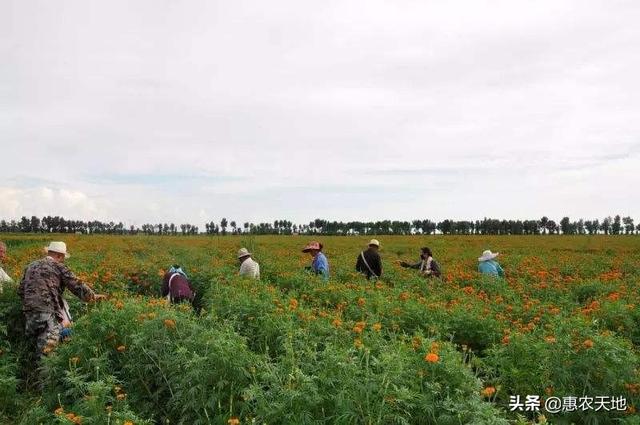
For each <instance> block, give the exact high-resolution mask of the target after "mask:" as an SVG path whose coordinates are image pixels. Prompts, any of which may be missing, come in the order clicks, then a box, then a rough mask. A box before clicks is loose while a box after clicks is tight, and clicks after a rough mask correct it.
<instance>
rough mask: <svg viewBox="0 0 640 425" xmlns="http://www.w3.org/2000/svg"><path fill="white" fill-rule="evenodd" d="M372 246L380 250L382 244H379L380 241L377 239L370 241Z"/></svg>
mask: <svg viewBox="0 0 640 425" xmlns="http://www.w3.org/2000/svg"><path fill="white" fill-rule="evenodd" d="M371 245H373V246H377V247H378V248H380V242H378V240H377V239H371V240H370V241H369V246H371Z"/></svg>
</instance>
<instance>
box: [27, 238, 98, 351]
mask: <svg viewBox="0 0 640 425" xmlns="http://www.w3.org/2000/svg"><path fill="white" fill-rule="evenodd" d="M46 251H47V256H46V257H45V258H43V259H41V260H37V261H34V262H32V263H31V264H29V265H28V266H27V268H26V269H25V272H24V276H23V277H22V280H21V281H20V286H19V287H18V295H19V296H20V299H21V300H22V311H23V313H24V316H25V333H26V335H27V337H30V338H35V341H36V349H37V355H38V357H40V356H41V355H42V354H48V353H49V352H50V351H51V350H53V348H54V347H55V346H56V345H57V344H58V342H59V341H60V336H61V333H62V332H63V329H64V326H63V322H65V320H67V317H66V316H65V314H64V313H63V312H64V311H65V309H67V307H65V306H66V301H65V300H64V298H63V296H62V294H63V292H64V290H65V289H69V290H70V291H71V292H72V293H73V294H74V295H75V296H77V297H78V298H80V299H81V300H83V301H85V302H88V301H98V300H101V299H104V298H106V296H105V295H98V294H96V293H94V292H93V290H92V289H91V288H89V286H87V285H86V284H85V283H83V282H81V281H80V280H79V279H78V278H77V277H76V276H75V275H74V274H73V272H72V271H71V270H69V268H68V267H67V266H65V264H64V261H65V259H67V258H69V254H68V253H67V245H66V244H65V243H64V242H51V243H50V244H49V246H48V247H47V248H46ZM66 311H68V309H67V310H66Z"/></svg>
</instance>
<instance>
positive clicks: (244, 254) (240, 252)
mask: <svg viewBox="0 0 640 425" xmlns="http://www.w3.org/2000/svg"><path fill="white" fill-rule="evenodd" d="M250 255H251V253H250V252H249V250H248V249H247V248H240V249H239V250H238V258H243V257H248V256H250Z"/></svg>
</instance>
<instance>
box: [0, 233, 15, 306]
mask: <svg viewBox="0 0 640 425" xmlns="http://www.w3.org/2000/svg"><path fill="white" fill-rule="evenodd" d="M6 258H7V246H6V245H5V244H4V242H2V241H0V294H1V293H2V284H3V283H4V282H7V283H11V282H13V279H11V277H10V276H9V275H8V274H7V273H5V271H4V270H3V269H2V267H1V266H2V262H3V261H4V260H5V259H6Z"/></svg>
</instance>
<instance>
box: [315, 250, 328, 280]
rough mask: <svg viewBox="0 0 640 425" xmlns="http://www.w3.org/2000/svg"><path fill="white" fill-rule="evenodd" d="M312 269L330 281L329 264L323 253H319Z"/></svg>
mask: <svg viewBox="0 0 640 425" xmlns="http://www.w3.org/2000/svg"><path fill="white" fill-rule="evenodd" d="M311 268H312V269H313V271H314V272H315V273H316V274H321V275H322V277H323V278H324V279H325V280H327V279H329V262H328V261H327V257H325V256H324V254H323V253H322V252H318V255H316V256H315V257H314V259H313V262H312V263H311Z"/></svg>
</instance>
